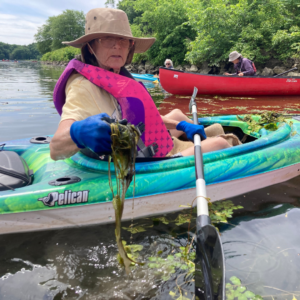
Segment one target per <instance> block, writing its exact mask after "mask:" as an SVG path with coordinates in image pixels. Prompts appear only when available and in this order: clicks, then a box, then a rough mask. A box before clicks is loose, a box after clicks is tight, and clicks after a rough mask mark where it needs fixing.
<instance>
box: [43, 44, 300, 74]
mask: <svg viewBox="0 0 300 300" xmlns="http://www.w3.org/2000/svg"><path fill="white" fill-rule="evenodd" d="M79 54H80V49H77V48H73V47H64V48H61V49H58V50H55V51H52V52H48V53H46V54H44V55H43V56H42V58H41V63H42V64H44V65H52V66H60V67H65V66H67V64H68V62H69V61H70V60H71V59H73V58H75V56H76V55H79ZM295 66H296V67H297V66H299V68H300V60H299V59H298V58H294V59H287V60H286V61H281V60H278V59H270V60H268V61H266V63H264V64H262V65H260V67H257V75H260V76H274V75H277V74H281V73H283V72H285V71H288V70H290V69H292V68H293V67H295ZM159 67H160V66H154V65H153V64H151V62H149V61H146V62H143V61H142V62H135V63H134V62H133V63H131V64H130V65H127V66H126V69H127V70H128V71H129V72H131V73H138V74H154V75H157V74H158V73H159ZM174 68H175V69H177V70H181V71H186V72H193V73H201V74H220V75H221V74H223V73H224V72H228V71H229V72H233V64H231V65H229V66H228V68H227V69H225V68H223V69H222V68H220V67H217V66H214V65H211V66H210V65H209V64H208V62H204V63H202V64H197V65H193V64H192V65H190V64H184V65H174ZM299 71H300V70H297V71H296V72H295V71H293V72H289V73H287V74H285V76H292V77H300V72H299Z"/></svg>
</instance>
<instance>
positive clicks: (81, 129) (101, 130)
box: [70, 113, 112, 154]
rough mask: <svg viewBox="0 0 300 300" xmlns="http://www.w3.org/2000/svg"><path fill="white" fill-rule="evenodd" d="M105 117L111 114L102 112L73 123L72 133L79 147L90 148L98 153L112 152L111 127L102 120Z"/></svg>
mask: <svg viewBox="0 0 300 300" xmlns="http://www.w3.org/2000/svg"><path fill="white" fill-rule="evenodd" d="M105 117H106V118H109V115H108V114H106V113H102V114H99V115H95V116H91V117H88V118H86V119H85V120H82V121H76V122H74V123H73V124H72V126H71V128H70V135H71V138H72V140H73V142H74V143H75V144H76V145H77V147H78V148H89V149H91V150H92V151H94V152H95V153H98V154H110V153H111V143H112V141H111V138H110V134H111V129H110V125H109V124H107V123H106V122H104V121H103V120H102V118H105Z"/></svg>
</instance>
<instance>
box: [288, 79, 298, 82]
mask: <svg viewBox="0 0 300 300" xmlns="http://www.w3.org/2000/svg"><path fill="white" fill-rule="evenodd" d="M286 82H297V79H294V78H292V79H287V80H286Z"/></svg>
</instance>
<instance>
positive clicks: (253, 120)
mask: <svg viewBox="0 0 300 300" xmlns="http://www.w3.org/2000/svg"><path fill="white" fill-rule="evenodd" d="M237 118H238V119H239V120H240V121H243V122H247V124H248V129H249V130H250V132H258V131H259V130H260V129H262V128H265V129H267V130H271V131H275V130H277V129H278V126H277V123H281V122H286V119H285V118H284V116H283V115H282V114H279V113H277V112H274V111H265V112H262V113H261V114H256V115H254V116H253V115H245V116H243V117H241V116H237Z"/></svg>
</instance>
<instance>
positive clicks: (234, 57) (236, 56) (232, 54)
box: [229, 51, 242, 61]
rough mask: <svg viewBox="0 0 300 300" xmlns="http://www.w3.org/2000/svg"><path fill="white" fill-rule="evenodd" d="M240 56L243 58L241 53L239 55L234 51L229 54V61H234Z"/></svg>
mask: <svg viewBox="0 0 300 300" xmlns="http://www.w3.org/2000/svg"><path fill="white" fill-rule="evenodd" d="M240 56H242V54H241V53H238V52H237V51H233V52H231V53H230V54H229V61H234V60H236V59H237V58H239V57H240Z"/></svg>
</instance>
